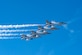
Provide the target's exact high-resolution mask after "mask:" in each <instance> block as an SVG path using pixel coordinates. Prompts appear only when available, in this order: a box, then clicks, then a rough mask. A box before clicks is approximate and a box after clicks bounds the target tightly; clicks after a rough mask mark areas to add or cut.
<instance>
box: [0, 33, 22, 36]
mask: <svg viewBox="0 0 82 55" xmlns="http://www.w3.org/2000/svg"><path fill="white" fill-rule="evenodd" d="M18 35H21V34H14V33H8V34H7V33H4V34H3V33H2V34H0V36H18Z"/></svg>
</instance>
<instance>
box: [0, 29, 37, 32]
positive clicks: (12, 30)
mask: <svg viewBox="0 0 82 55" xmlns="http://www.w3.org/2000/svg"><path fill="white" fill-rule="evenodd" d="M31 30H36V29H30V30H0V33H1V32H27V31H31Z"/></svg>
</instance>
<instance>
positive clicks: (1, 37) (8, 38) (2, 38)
mask: <svg viewBox="0 0 82 55" xmlns="http://www.w3.org/2000/svg"><path fill="white" fill-rule="evenodd" d="M19 38H20V37H0V39H19Z"/></svg>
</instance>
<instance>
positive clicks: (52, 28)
mask: <svg viewBox="0 0 82 55" xmlns="http://www.w3.org/2000/svg"><path fill="white" fill-rule="evenodd" d="M38 30H58V28H55V27H54V26H44V27H42V26H38Z"/></svg>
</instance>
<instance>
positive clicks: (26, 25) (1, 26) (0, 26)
mask: <svg viewBox="0 0 82 55" xmlns="http://www.w3.org/2000/svg"><path fill="white" fill-rule="evenodd" d="M39 25H44V24H22V25H0V28H22V27H29V26H39Z"/></svg>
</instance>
